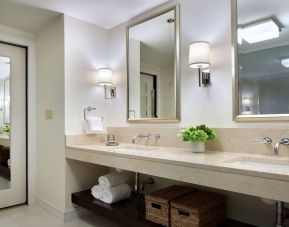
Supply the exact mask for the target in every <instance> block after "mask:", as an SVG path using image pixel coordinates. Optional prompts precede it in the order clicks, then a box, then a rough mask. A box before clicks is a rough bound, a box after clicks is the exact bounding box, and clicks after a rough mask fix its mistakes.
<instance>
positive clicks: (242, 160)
mask: <svg viewBox="0 0 289 227" xmlns="http://www.w3.org/2000/svg"><path fill="white" fill-rule="evenodd" d="M224 164H227V165H230V166H236V167H240V168H249V169H270V170H273V171H274V170H276V171H280V170H281V171H289V160H282V159H273V158H258V157H239V158H234V159H230V160H227V161H225V162H224Z"/></svg>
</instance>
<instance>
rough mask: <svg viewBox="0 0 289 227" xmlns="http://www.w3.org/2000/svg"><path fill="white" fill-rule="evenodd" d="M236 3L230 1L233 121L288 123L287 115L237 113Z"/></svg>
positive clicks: (235, 1)
mask: <svg viewBox="0 0 289 227" xmlns="http://www.w3.org/2000/svg"><path fill="white" fill-rule="evenodd" d="M237 1H238V0H232V1H231V30H232V31H231V37H232V38H231V39H232V40H231V41H232V43H231V47H232V76H233V86H232V87H233V120H234V121H237V122H272V121H288V120H289V113H288V114H260V115H256V114H255V115H253V114H252V115H241V114H240V111H239V79H238V78H239V77H238V65H237V64H238V44H237V25H238V9H237Z"/></svg>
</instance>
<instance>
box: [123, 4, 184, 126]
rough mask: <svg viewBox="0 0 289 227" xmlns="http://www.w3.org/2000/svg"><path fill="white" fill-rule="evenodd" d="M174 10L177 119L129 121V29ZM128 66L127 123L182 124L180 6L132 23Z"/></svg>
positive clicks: (127, 37)
mask: <svg viewBox="0 0 289 227" xmlns="http://www.w3.org/2000/svg"><path fill="white" fill-rule="evenodd" d="M172 10H174V14H175V26H174V28H175V56H174V66H175V67H174V77H175V84H176V86H175V87H176V92H175V100H176V103H175V107H176V118H136V119H129V29H130V28H132V27H134V26H136V25H138V24H141V23H144V22H146V21H149V20H151V19H153V18H155V17H158V16H161V15H162V14H165V13H167V12H169V11H172ZM126 65H127V114H126V117H127V122H129V123H178V122H180V79H181V74H180V9H179V4H178V5H175V6H173V7H170V8H168V9H165V10H162V11H160V12H158V13H156V14H153V15H151V16H149V17H146V18H145V19H142V20H139V21H138V22H136V23H132V24H130V25H128V26H127V27H126Z"/></svg>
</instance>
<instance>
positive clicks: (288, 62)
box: [281, 58, 289, 68]
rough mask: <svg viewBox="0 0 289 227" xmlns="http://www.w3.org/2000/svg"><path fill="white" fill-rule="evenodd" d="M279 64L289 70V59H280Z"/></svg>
mask: <svg viewBox="0 0 289 227" xmlns="http://www.w3.org/2000/svg"><path fill="white" fill-rule="evenodd" d="M281 64H282V65H283V66H284V67H286V68H289V58H283V59H281Z"/></svg>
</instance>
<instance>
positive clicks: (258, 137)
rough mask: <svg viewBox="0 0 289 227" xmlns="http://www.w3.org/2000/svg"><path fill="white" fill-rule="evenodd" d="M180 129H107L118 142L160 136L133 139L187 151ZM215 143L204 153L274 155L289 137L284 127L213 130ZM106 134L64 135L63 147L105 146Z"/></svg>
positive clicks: (284, 152) (285, 151)
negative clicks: (266, 138)
mask: <svg viewBox="0 0 289 227" xmlns="http://www.w3.org/2000/svg"><path fill="white" fill-rule="evenodd" d="M181 129H183V128H177V127H163V128H141V127H139V128H138V127H110V128H108V129H107V132H108V134H114V135H115V138H116V140H117V141H118V142H120V143H132V139H133V137H134V136H136V135H138V134H141V133H143V134H147V133H151V134H160V139H159V140H155V139H154V138H151V139H150V140H148V139H147V138H142V139H137V140H136V143H135V144H136V145H150V146H155V145H157V146H168V147H180V148H191V145H190V144H189V143H185V142H183V141H181V140H180V138H179V137H178V134H179V132H180V130H181ZM215 130H216V132H217V139H216V141H213V142H211V141H208V142H207V143H206V150H210V151H220V152H222V151H227V152H239V153H250V154H265V155H274V145H275V144H276V143H277V142H280V140H281V139H282V138H287V137H289V129H286V128H282V129H280V128H275V129H274V128H273V129H272V128H216V129H215ZM265 137H270V138H271V139H272V143H271V144H269V145H266V144H262V143H260V142H261V141H263V139H264V138H265ZM105 142H106V135H103V134H100V135H73V136H66V144H67V145H71V144H94V143H105ZM279 156H287V157H289V146H284V145H280V153H279Z"/></svg>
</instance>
